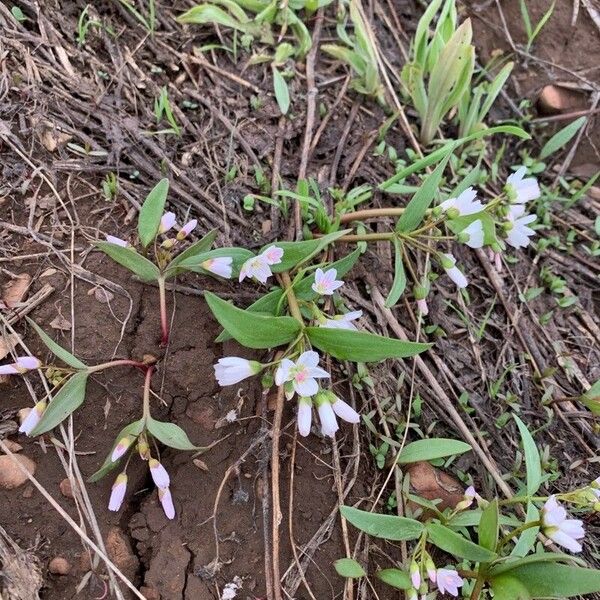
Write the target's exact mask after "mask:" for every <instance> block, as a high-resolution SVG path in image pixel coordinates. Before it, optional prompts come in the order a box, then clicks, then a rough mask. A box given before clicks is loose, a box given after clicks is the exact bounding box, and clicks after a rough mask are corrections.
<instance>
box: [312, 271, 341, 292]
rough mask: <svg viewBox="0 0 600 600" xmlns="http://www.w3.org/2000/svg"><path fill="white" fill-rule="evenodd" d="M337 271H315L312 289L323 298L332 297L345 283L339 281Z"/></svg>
mask: <svg viewBox="0 0 600 600" xmlns="http://www.w3.org/2000/svg"><path fill="white" fill-rule="evenodd" d="M336 277H337V270H336V269H333V268H332V269H328V270H327V271H323V269H317V270H316V271H315V282H314V283H313V284H312V289H313V291H315V292H316V293H317V294H320V295H321V296H331V295H332V294H333V293H334V292H335V290H337V289H338V288H340V287H342V286H343V285H344V282H343V281H341V280H337V279H336Z"/></svg>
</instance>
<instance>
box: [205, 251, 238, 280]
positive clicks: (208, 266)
mask: <svg viewBox="0 0 600 600" xmlns="http://www.w3.org/2000/svg"><path fill="white" fill-rule="evenodd" d="M232 262H233V258H231V256H219V257H217V258H209V259H207V260H205V261H204V262H202V263H201V264H200V266H201V267H202V268H203V269H204V270H205V271H210V272H211V273H214V274H215V275H218V276H219V277H223V278H225V279H231V272H232V267H231V263H232Z"/></svg>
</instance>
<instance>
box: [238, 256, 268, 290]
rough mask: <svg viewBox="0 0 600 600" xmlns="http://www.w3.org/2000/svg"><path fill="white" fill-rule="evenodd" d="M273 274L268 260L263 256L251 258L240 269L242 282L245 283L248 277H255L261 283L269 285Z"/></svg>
mask: <svg viewBox="0 0 600 600" xmlns="http://www.w3.org/2000/svg"><path fill="white" fill-rule="evenodd" d="M271 275H273V273H272V272H271V267H270V266H269V263H268V262H267V261H266V259H265V258H264V257H263V256H261V255H260V254H259V255H258V256H253V257H252V258H249V259H248V260H247V261H246V262H245V263H244V264H243V265H242V268H241V269H240V279H239V280H240V282H241V281H244V279H246V277H253V278H254V279H256V280H257V281H260V283H267V279H269V277H271Z"/></svg>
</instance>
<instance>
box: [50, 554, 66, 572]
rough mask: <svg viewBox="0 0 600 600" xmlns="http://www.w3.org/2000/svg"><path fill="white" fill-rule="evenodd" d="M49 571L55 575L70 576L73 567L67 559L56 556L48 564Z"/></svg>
mask: <svg viewBox="0 0 600 600" xmlns="http://www.w3.org/2000/svg"><path fill="white" fill-rule="evenodd" d="M48 571H50V573H53V574H54V575H68V574H69V572H70V571H71V565H70V564H69V561H68V560H67V559H66V558H63V557H62V556H56V557H55V558H53V559H52V560H51V561H50V563H49V564H48Z"/></svg>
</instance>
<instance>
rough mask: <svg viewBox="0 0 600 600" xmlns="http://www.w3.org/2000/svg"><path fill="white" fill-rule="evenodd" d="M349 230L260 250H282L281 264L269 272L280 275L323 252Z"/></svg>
mask: <svg viewBox="0 0 600 600" xmlns="http://www.w3.org/2000/svg"><path fill="white" fill-rule="evenodd" d="M349 231H350V230H349V229H343V230H342V231H335V232H333V233H328V234H327V235H324V236H323V237H321V238H317V239H314V240H305V241H303V242H275V243H273V244H267V245H266V246H264V247H263V248H262V249H261V252H262V251H263V250H266V249H267V248H269V247H270V246H277V247H278V248H281V249H282V250H283V256H282V257H281V262H280V263H279V264H276V265H272V267H271V270H272V271H273V272H274V273H281V272H282V271H289V270H290V269H293V268H295V267H298V266H300V265H301V264H303V263H305V262H306V261H308V260H310V259H311V258H312V257H313V256H315V255H316V254H318V253H319V252H321V250H324V249H325V248H326V247H327V246H329V244H331V243H333V242H334V241H335V240H337V239H338V238H340V237H342V236H343V235H345V234H346V233H348V232H349Z"/></svg>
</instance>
